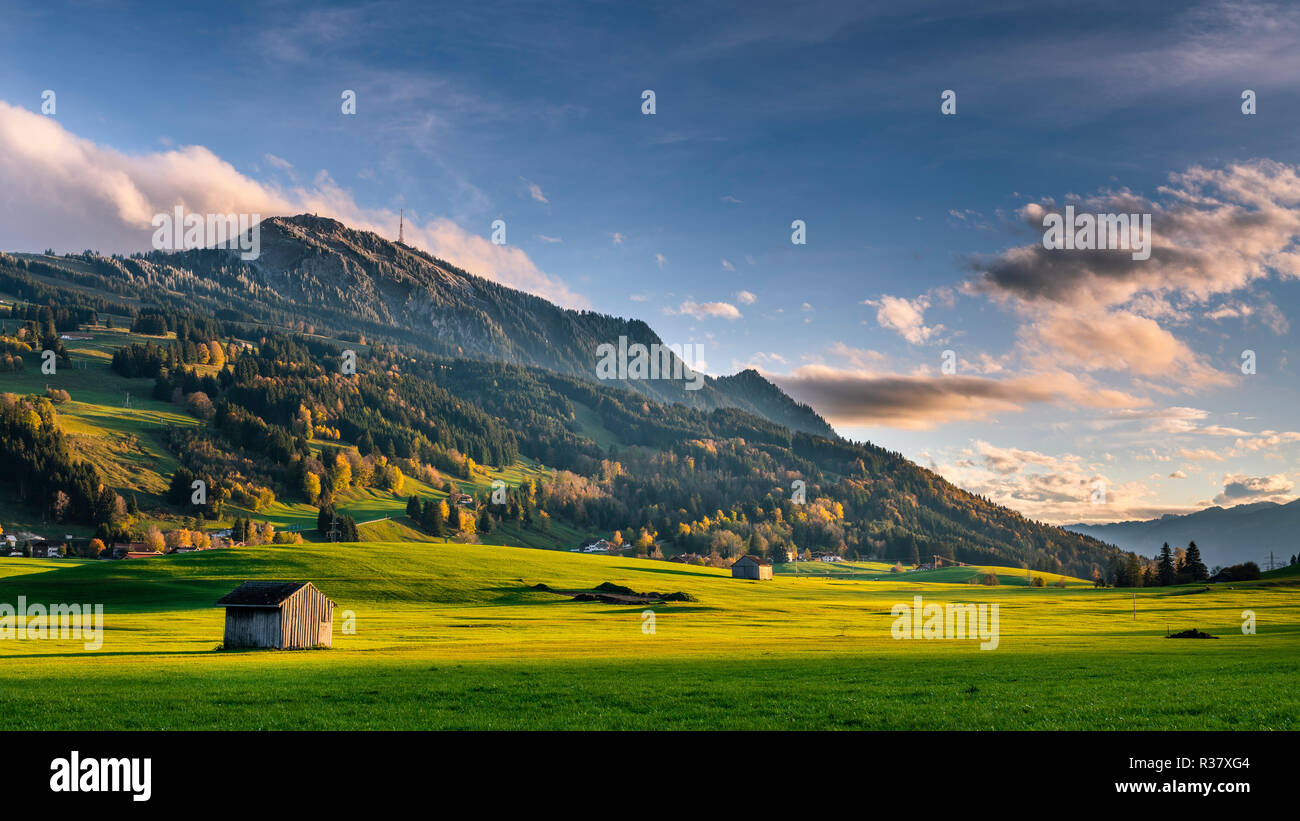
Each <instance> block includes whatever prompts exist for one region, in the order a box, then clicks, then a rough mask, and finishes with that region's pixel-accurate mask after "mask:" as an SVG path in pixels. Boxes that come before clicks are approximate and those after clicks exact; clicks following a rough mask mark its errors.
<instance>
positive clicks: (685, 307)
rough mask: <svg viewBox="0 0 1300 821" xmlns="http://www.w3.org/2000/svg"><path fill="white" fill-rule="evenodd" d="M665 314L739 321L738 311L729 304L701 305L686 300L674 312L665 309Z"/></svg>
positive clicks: (739, 314)
mask: <svg viewBox="0 0 1300 821" xmlns="http://www.w3.org/2000/svg"><path fill="white" fill-rule="evenodd" d="M665 313H667V314H670V315H671V314H681V315H684V316H691V317H695V318H696V319H708V318H710V317H712V318H718V319H728V320H731V319H741V318H742V315H741V313H740V309H739V308H737V307H736V306H735V305H732V304H731V303H729V302H705V303H703V304H701V303H698V302H693V301H691V300H689V299H688V300H686V301H685V302H683V303H682V304H681V306H680V307H679V308H678V309H677V310H676V311H674V310H672V309H671V308H669V309H666V310H665Z"/></svg>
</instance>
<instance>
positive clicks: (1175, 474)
mask: <svg viewBox="0 0 1300 821" xmlns="http://www.w3.org/2000/svg"><path fill="white" fill-rule="evenodd" d="M1169 478H1170V479H1186V478H1187V474H1186V473H1184V472H1183V471H1181V470H1175V471H1174V472H1173V473H1171V474H1169Z"/></svg>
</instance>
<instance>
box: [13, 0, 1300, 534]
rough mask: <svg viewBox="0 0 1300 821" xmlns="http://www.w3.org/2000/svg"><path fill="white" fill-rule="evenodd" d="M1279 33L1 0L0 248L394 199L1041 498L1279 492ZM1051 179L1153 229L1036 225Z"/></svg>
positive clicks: (891, 17)
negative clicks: (162, 220) (1077, 239)
mask: <svg viewBox="0 0 1300 821" xmlns="http://www.w3.org/2000/svg"><path fill="white" fill-rule="evenodd" d="M1298 46H1300V7H1296V6H1294V5H1289V4H1277V5H1274V4H1267V3H1256V2H1210V3H1169V4H1162V3H1146V4H1133V3H1131V2H1124V3H1106V2H1096V3H1088V4H1078V3H1073V2H1069V3H1052V2H1033V3H1023V2H998V1H997V0H991V1H990V2H981V3H978V4H972V3H969V2H964V1H963V2H924V0H921V1H920V2H909V3H888V4H885V3H879V4H878V3H864V2H805V3H799V4H789V3H775V2H746V3H732V4H727V3H711V2H699V1H698V0H697V1H696V2H689V3H664V4H654V7H653V8H638V7H637V5H636V4H629V3H625V2H591V3H566V2H555V3H547V4H534V3H496V2H475V3H457V4H444V3H401V2H368V3H331V2H315V3H311V4H301V3H281V2H269V3H231V2H223V3H203V2H194V3H185V4H176V3H165V4H161V3H160V4H150V3H116V2H82V3H59V2H52V1H50V0H46V1H45V2H39V3H37V2H20V3H15V2H3V1H0V213H3V215H4V216H3V217H2V218H0V249H4V250H11V251H40V250H44V249H46V248H53V249H55V250H56V251H59V252H64V251H80V250H83V249H86V248H93V249H96V250H99V251H101V252H105V253H107V252H131V251H139V250H147V249H148V247H149V238H150V234H151V232H152V228H151V227H150V218H151V217H152V215H153V214H154V213H157V212H160V211H170V209H171V208H172V207H173V206H174V205H184V206H185V207H186V208H187V209H189V210H191V211H200V212H209V211H217V212H223V213H225V212H232V211H234V212H252V213H258V214H260V215H262V216H264V217H265V216H270V215H272V214H294V213H302V212H307V211H310V212H313V213H319V214H325V215H330V216H334V217H337V218H338V219H341V220H343V221H344V222H347V223H349V224H350V225H353V226H354V227H358V228H365V229H369V230H374V231H377V232H379V233H381V234H384V235H386V236H390V237H393V238H395V237H396V234H397V217H398V214H399V212H400V211H402V210H404V211H405V217H406V237H407V241H408V242H409V243H410V244H412V245H416V246H418V247H422V248H425V249H426V250H429V251H430V252H432V253H435V254H437V255H438V256H441V257H443V258H446V259H448V260H450V261H452V262H454V263H457V264H459V265H461V266H462V267H464V268H466V269H467V270H469V271H471V272H473V273H477V274H480V275H482V276H485V277H489V278H491V279H495V280H498V281H500V282H503V283H505V284H509V285H512V286H514V287H518V288H522V289H524V290H528V291H530V292H533V293H537V294H540V295H542V296H545V297H547V298H548V299H551V300H552V301H555V302H557V303H558V304H561V305H564V306H566V307H574V308H587V309H591V310H596V311H600V312H603V313H609V314H615V315H619V316H632V317H638V318H642V319H645V320H646V321H647V322H649V323H650V324H651V326H652V327H654V328H655V329H656V331H658V333H659V335H660V336H661V337H662V338H663V339H664V341H665V342H669V343H681V344H700V345H702V346H703V351H704V358H705V360H706V361H707V363H708V365H707V368H706V370H707V371H709V372H710V373H713V374H728V373H734V372H736V371H738V370H740V369H743V368H746V367H753V368H756V369H758V370H759V371H760V372H762V373H763V374H764V375H766V376H767V377H768V378H769V379H771V380H772V381H773V382H775V383H776V384H778V385H779V386H781V387H782V388H783V389H785V390H786V391H787V392H788V393H790V394H791V395H792V396H794V397H796V398H797V399H799V400H801V401H806V402H808V403H809V404H811V405H812V406H813V407H814V408H815V409H817V410H818V411H819V412H820V413H822V415H823V416H825V417H826V418H827V419H828V421H830V422H831V424H832V425H833V426H834V427H835V428H836V430H837V431H839V432H840V433H841V434H842V435H844V436H846V437H848V438H851V439H854V440H858V441H871V442H874V443H876V444H878V445H881V446H883V447H886V448H888V449H890V450H894V451H898V452H901V453H902V454H904V455H905V456H907V457H908V458H911V459H913V460H915V461H917V462H918V463H920V464H922V465H924V466H926V467H929V468H932V469H934V470H936V471H938V472H939V473H940V474H942V475H943V476H945V477H947V478H948V479H950V480H952V481H953V482H955V483H957V484H958V485H960V486H962V487H964V488H967V489H968V490H972V491H974V492H977V493H981V494H983V495H985V496H987V497H989V498H991V499H993V500H994V501H996V502H999V503H1002V504H1006V505H1008V506H1010V507H1012V508H1015V509H1017V510H1019V511H1021V512H1023V513H1025V514H1026V515H1029V516H1031V517H1033V518H1036V519H1040V520H1044V521H1048V522H1052V523H1071V522H1104V521H1117V520H1125V519H1137V518H1150V517H1154V516H1159V515H1163V514H1166V513H1184V512H1190V511H1192V510H1197V509H1201V508H1203V507H1206V506H1209V505H1223V506H1231V505H1235V504H1243V503H1250V502H1258V501H1276V502H1285V501H1290V500H1292V499H1294V498H1296V496H1297V491H1296V489H1295V488H1296V483H1297V482H1298V481H1300V464H1298V463H1297V456H1298V455H1300V421H1297V420H1296V418H1295V417H1296V413H1295V411H1294V409H1295V408H1296V407H1297V405H1298V404H1300V386H1298V385H1297V379H1296V368H1297V364H1298V363H1297V362H1296V361H1295V360H1296V356H1295V353H1296V343H1297V334H1300V329H1298V328H1297V327H1296V326H1295V322H1294V321H1293V319H1294V318H1295V317H1296V309H1297V307H1298V306H1300V281H1298V279H1300V249H1298V248H1297V246H1296V240H1297V237H1298V236H1300V144H1297V141H1296V140H1295V138H1294V135H1295V134H1296V133H1297V132H1298V131H1300V85H1298V84H1297V83H1296V82H1295V78H1296V77H1300V47H1298ZM647 90H648V91H652V92H653V93H654V112H653V113H652V114H648V113H644V110H643V108H644V92H646V91H647ZM1247 90H1249V91H1252V92H1253V102H1254V113H1253V114H1247V113H1244V111H1243V92H1245V91H1247ZM47 91H51V92H53V93H54V96H53V98H52V101H53V103H54V107H53V110H50V111H45V112H43V109H42V106H43V104H47V103H48V102H49V98H48V95H46V94H45V92H47ZM349 91H350V92H353V93H354V95H355V113H354V114H351V113H344V110H343V109H344V94H345V92H349ZM945 91H952V92H954V93H955V97H954V102H955V113H951V114H945V113H944V111H943V109H942V104H943V95H944V92H945ZM47 108H48V105H47ZM1067 205H1073V206H1074V207H1075V210H1076V211H1079V212H1087V213H1092V214H1098V213H1101V214H1151V215H1152V220H1153V221H1152V225H1153V232H1152V233H1153V236H1152V238H1151V240H1152V253H1151V255H1150V258H1149V259H1144V260H1138V259H1133V258H1132V257H1133V255H1132V254H1130V253H1129V252H1128V251H1127V250H1101V251H1081V250H1069V249H1065V250H1055V249H1047V248H1045V247H1044V246H1043V234H1044V228H1043V218H1044V216H1045V215H1050V214H1056V213H1060V212H1061V210H1062V209H1063V208H1064V207H1065V206H1067ZM496 220H501V221H503V222H504V223H505V227H506V235H505V240H506V241H505V244H504V245H498V244H494V243H493V242H492V241H491V236H492V223H493V222H494V221H496ZM796 220H800V221H802V223H803V225H804V226H805V227H806V230H805V238H806V242H805V243H803V244H795V243H794V242H792V234H793V233H794V232H793V230H792V224H793V223H794V222H795V221H796ZM1244 352H1251V353H1250V354H1244ZM1243 355H1245V356H1246V359H1243ZM1247 360H1251V361H1253V368H1246V369H1245V370H1253V372H1251V373H1246V372H1243V365H1245V364H1248V362H1247ZM945 363H951V364H952V367H951V368H947V369H945V367H944V366H945ZM946 371H951V372H946Z"/></svg>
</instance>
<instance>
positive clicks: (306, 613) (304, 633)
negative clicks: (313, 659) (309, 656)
mask: <svg viewBox="0 0 1300 821" xmlns="http://www.w3.org/2000/svg"><path fill="white" fill-rule="evenodd" d="M333 622H334V604H333V602H331V601H330V600H329V599H328V598H326V597H325V594H323V593H321V592H320V591H319V590H317V589H316V588H315V587H314V586H312V585H308V586H306V587H304V588H302V589H301V590H299V591H298V592H297V593H294V594H293V595H292V596H290V597H289V598H288V599H286V600H285V601H284V603H283V604H281V605H280V635H281V636H282V637H283V643H282V644H281V645H280V646H281V647H282V648H285V649H304V648H309V647H316V646H318V645H323V646H325V647H329V646H330V645H331V643H332V642H333V634H334V631H333Z"/></svg>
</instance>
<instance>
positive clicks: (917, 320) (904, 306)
mask: <svg viewBox="0 0 1300 821" xmlns="http://www.w3.org/2000/svg"><path fill="white" fill-rule="evenodd" d="M862 304H863V305H870V306H872V307H874V308H876V322H877V323H878V324H879V325H880V327H882V328H886V329H888V330H891V331H896V332H897V333H898V334H899V335H900V336H902V337H903V338H904V339H906V340H907V341H908V342H910V343H912V344H913V345H921V344H923V343H925V342H928V341H930V339H931V338H933V337H934V336H935V335H936V334H938V333H941V332H942V331H943V326H942V325H935V326H933V327H927V326H926V325H925V310H926V308H929V307H930V297H929V296H925V295H922V296H919V297H917V298H916V299H906V298H904V297H897V296H889V295H888V294H886V295H884V296H881V297H880V299H867V300H863V303H862Z"/></svg>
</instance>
